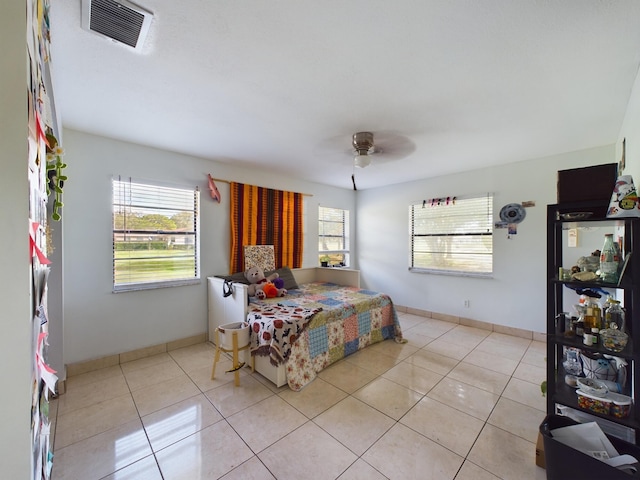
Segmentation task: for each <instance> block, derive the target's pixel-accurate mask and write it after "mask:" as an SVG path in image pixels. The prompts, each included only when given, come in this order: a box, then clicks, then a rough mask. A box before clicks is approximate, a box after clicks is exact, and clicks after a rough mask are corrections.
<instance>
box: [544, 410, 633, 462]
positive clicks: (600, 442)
mask: <svg viewBox="0 0 640 480" xmlns="http://www.w3.org/2000/svg"><path fill="white" fill-rule="evenodd" d="M551 435H553V438H554V439H555V440H557V441H558V442H560V443H563V444H564V445H567V446H569V447H571V448H575V449H576V450H579V451H580V452H582V453H584V454H586V455H589V456H590V457H593V458H596V459H597V460H600V461H602V462H604V463H606V464H607V465H611V466H612V467H615V468H620V469H623V468H628V467H629V466H630V465H632V464H636V463H638V460H637V459H635V458H634V457H632V456H631V455H620V454H619V453H618V451H617V450H616V448H615V447H614V446H613V444H612V443H611V441H610V440H609V438H607V436H606V435H605V434H604V432H603V431H602V429H601V428H600V426H599V425H598V424H597V423H596V422H589V423H579V424H577V425H570V426H568V427H561V428H556V429H555V430H551Z"/></svg>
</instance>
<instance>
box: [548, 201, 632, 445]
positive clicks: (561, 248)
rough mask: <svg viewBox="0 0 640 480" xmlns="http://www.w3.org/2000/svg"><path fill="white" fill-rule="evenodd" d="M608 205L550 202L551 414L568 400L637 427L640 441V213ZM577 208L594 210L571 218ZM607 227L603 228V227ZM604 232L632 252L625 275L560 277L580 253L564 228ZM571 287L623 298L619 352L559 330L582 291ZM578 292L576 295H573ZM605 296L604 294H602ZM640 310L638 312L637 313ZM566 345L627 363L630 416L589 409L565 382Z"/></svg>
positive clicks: (625, 252)
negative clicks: (616, 212) (620, 212)
mask: <svg viewBox="0 0 640 480" xmlns="http://www.w3.org/2000/svg"><path fill="white" fill-rule="evenodd" d="M607 206H608V205H607V204H603V203H602V202H580V203H564V204H555V205H548V206H547V413H548V414H554V413H557V406H558V405H564V406H568V407H571V408H573V409H576V410H579V411H582V412H585V413H588V414H589V415H592V416H593V417H595V418H596V419H597V418H603V419H606V420H608V421H610V422H614V423H616V424H618V425H620V426H624V427H627V428H628V429H631V430H632V435H630V436H628V437H631V438H635V443H636V444H640V407H638V406H637V405H636V404H637V400H638V398H637V396H638V395H637V393H636V392H637V389H638V385H640V370H639V369H638V366H640V363H638V362H639V361H640V325H638V322H639V320H638V318H637V317H638V315H639V314H640V218H620V219H609V218H606V211H607ZM575 212H591V216H590V217H588V218H584V219H579V220H572V219H568V218H567V217H566V216H563V215H565V214H569V213H575ZM602 227H604V229H603V228H602ZM574 228H575V229H577V231H578V232H579V231H580V230H581V229H582V230H585V231H587V230H593V229H595V228H599V229H600V230H602V231H606V230H607V229H608V230H610V231H609V233H613V232H614V230H616V232H618V233H619V234H620V235H621V236H622V253H623V255H624V256H625V257H626V256H627V255H631V256H630V257H629V260H628V263H627V266H626V269H625V271H624V275H623V276H622V277H621V279H620V281H619V283H618V284H610V283H603V282H600V281H594V282H580V281H576V280H571V281H563V280H561V279H560V278H559V277H558V271H559V268H560V267H563V268H568V267H570V266H571V265H574V264H575V262H576V260H577V258H573V257H571V251H570V249H569V247H568V246H567V245H566V237H564V236H563V231H565V230H568V229H574ZM603 241H604V235H602V236H601V240H600V243H596V244H590V245H589V247H590V248H591V250H596V249H600V248H602V243H603ZM572 288H602V289H605V290H606V291H608V292H611V294H612V295H614V296H615V297H616V298H617V299H618V300H620V301H621V302H622V304H623V305H624V309H625V322H626V333H628V334H629V341H628V343H627V346H626V347H625V349H624V350H623V351H622V352H620V353H612V352H610V351H608V350H606V349H605V348H603V347H602V345H601V344H598V345H593V346H586V345H584V344H583V343H582V337H567V336H565V335H564V334H559V333H556V316H557V315H558V314H559V313H562V312H566V311H567V307H566V306H567V303H568V302H569V301H570V300H572V299H574V302H573V303H577V302H578V298H579V296H578V294H577V293H576V292H575V291H574V290H573V289H572ZM574 297H575V298H574ZM602 301H604V298H603V299H602ZM636 312H637V313H636ZM565 347H574V348H578V349H580V350H582V351H585V352H588V353H592V354H605V355H613V356H616V357H620V358H623V359H624V360H626V362H627V363H628V365H627V383H626V387H625V391H624V392H623V393H624V394H625V395H629V396H631V398H632V399H633V406H632V408H631V413H630V414H629V416H628V417H627V418H622V419H620V418H615V417H613V416H611V415H604V414H599V413H595V412H593V411H590V410H584V409H582V408H580V406H579V405H578V400H577V395H576V390H575V389H574V388H572V387H570V386H568V385H567V384H566V383H565V372H564V369H563V366H562V362H563V354H564V348H565Z"/></svg>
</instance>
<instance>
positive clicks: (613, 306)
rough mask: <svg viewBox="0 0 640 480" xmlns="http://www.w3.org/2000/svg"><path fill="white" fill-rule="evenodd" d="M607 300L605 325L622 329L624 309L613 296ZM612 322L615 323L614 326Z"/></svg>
mask: <svg viewBox="0 0 640 480" xmlns="http://www.w3.org/2000/svg"><path fill="white" fill-rule="evenodd" d="M607 301H608V302H609V308H607V311H606V313H605V316H604V318H605V323H604V325H605V327H606V328H617V329H618V330H620V331H624V310H623V309H622V307H621V306H620V301H619V300H614V299H613V298H609V299H608V300H607ZM612 324H615V327H613V325H612Z"/></svg>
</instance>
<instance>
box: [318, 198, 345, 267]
mask: <svg viewBox="0 0 640 480" xmlns="http://www.w3.org/2000/svg"><path fill="white" fill-rule="evenodd" d="M323 210H331V211H333V213H334V214H338V216H342V222H339V223H340V224H342V235H340V236H339V235H325V234H323V232H325V231H326V229H325V228H323V225H324V224H325V223H329V222H331V220H329V218H328V217H329V215H328V214H323ZM350 218H351V214H350V212H349V210H348V209H345V208H337V207H327V206H324V205H318V261H319V262H320V263H321V260H320V258H321V257H323V256H325V255H327V256H330V255H342V259H343V260H342V263H343V265H340V266H344V267H349V266H350V263H351V250H350V231H349V230H350V225H349V222H350ZM333 223H338V222H333ZM323 238H334V239H335V238H341V239H342V245H343V247H344V248H342V249H339V248H338V249H329V248H327V249H325V248H322V247H321V245H322V243H323V242H322V239H323Z"/></svg>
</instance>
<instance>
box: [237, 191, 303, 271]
mask: <svg viewBox="0 0 640 480" xmlns="http://www.w3.org/2000/svg"><path fill="white" fill-rule="evenodd" d="M230 185H231V201H230V202H229V203H230V204H231V258H230V270H231V271H230V273H235V272H241V271H243V270H244V261H243V258H242V252H243V248H244V246H245V245H273V246H274V251H275V260H276V268H280V267H284V266H286V267H290V268H300V267H301V266H302V241H303V238H302V197H303V195H302V194H301V193H294V192H283V191H281V190H272V189H270V188H262V187H256V186H254V185H245V184H243V183H236V182H230Z"/></svg>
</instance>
